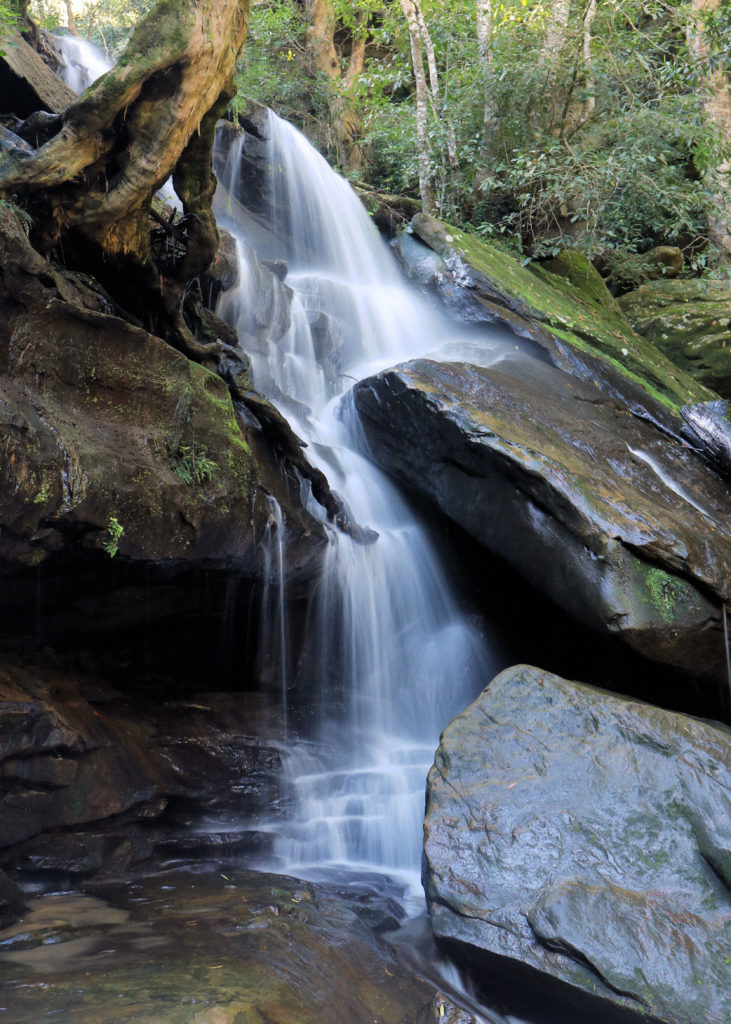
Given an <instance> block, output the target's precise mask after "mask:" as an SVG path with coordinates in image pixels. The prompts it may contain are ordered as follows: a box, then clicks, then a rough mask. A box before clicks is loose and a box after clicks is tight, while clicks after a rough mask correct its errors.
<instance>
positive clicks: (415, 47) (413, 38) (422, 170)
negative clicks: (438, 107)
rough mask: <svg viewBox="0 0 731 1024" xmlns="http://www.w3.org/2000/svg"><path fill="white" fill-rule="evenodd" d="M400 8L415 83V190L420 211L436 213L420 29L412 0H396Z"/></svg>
mask: <svg viewBox="0 0 731 1024" xmlns="http://www.w3.org/2000/svg"><path fill="white" fill-rule="evenodd" d="M399 2H400V4H401V10H402V11H403V13H404V17H405V18H406V23H407V25H408V28H409V42H410V44H411V63H412V66H413V70H414V83H415V86H416V135H417V144H418V147H419V193H420V195H421V205H422V208H423V210H424V213H430V214H434V213H436V209H437V206H436V202H435V201H434V186H433V184H432V177H431V167H430V160H429V132H428V128H427V117H428V100H427V85H426V75H425V74H424V57H423V54H422V50H421V32H420V30H419V22H418V19H417V15H416V7H415V5H414V2H413V0H399Z"/></svg>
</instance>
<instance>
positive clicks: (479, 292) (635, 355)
mask: <svg viewBox="0 0 731 1024" xmlns="http://www.w3.org/2000/svg"><path fill="white" fill-rule="evenodd" d="M411 230H412V232H413V234H412V236H402V238H401V239H399V240H397V242H396V243H395V246H396V252H397V255H398V256H399V258H400V260H401V262H402V265H403V266H404V268H405V270H406V273H407V275H408V276H410V277H411V278H412V279H413V280H414V281H415V282H417V283H418V284H420V285H421V286H422V287H423V288H425V289H427V290H430V291H432V292H436V294H438V295H439V296H440V298H441V300H442V301H443V302H444V304H445V305H446V307H447V312H448V313H449V314H450V315H451V316H453V317H454V318H455V319H457V320H459V321H461V322H463V323H468V324H481V323H494V322H498V323H502V324H505V325H506V326H507V327H509V328H510V330H512V331H513V332H514V333H515V334H517V335H518V336H519V337H522V338H528V339H530V340H531V341H533V342H534V343H535V344H536V345H538V346H539V347H540V348H541V349H542V350H543V351H544V352H545V353H546V354H547V356H548V358H549V359H550V361H551V362H552V364H553V365H554V366H556V367H558V368H559V369H562V370H564V371H565V372H567V373H569V374H571V375H572V376H574V377H577V378H578V379H579V380H583V381H586V382H588V383H590V384H592V385H593V384H595V383H596V384H597V385H598V386H599V387H600V388H601V390H602V391H603V392H605V393H606V394H607V395H609V396H611V397H613V398H616V399H618V400H619V401H621V402H622V403H623V404H624V405H626V406H627V408H628V409H629V410H630V411H631V412H632V413H633V414H635V415H637V416H639V417H640V418H642V419H645V420H647V421H649V422H651V423H654V424H656V425H657V426H659V427H660V428H661V429H663V430H664V431H665V432H666V433H669V434H670V435H672V436H681V437H684V438H685V439H687V441H688V442H689V443H691V444H692V445H693V446H694V447H695V448H696V449H697V450H698V451H699V452H700V453H701V454H702V455H704V457H707V458H708V459H709V460H710V461H712V462H714V463H715V462H716V461H717V457H716V451H715V450H712V451H709V450H708V448H707V443H706V439H705V438H704V437H703V436H702V435H699V434H697V433H696V432H695V430H694V429H693V427H692V426H691V425H690V424H689V423H687V422H686V421H685V420H684V419H683V417H682V416H681V412H680V410H681V408H682V407H683V406H685V405H696V404H698V403H703V402H711V401H714V400H715V399H716V398H717V396H716V395H715V393H714V392H713V391H711V390H710V389H709V388H708V387H706V386H704V385H703V384H702V383H700V382H699V381H698V380H695V379H694V378H693V377H692V376H690V375H689V374H688V373H687V372H686V370H685V368H681V367H678V366H675V365H674V364H673V363H672V362H671V361H670V360H669V359H668V358H667V356H666V355H665V354H664V353H663V352H661V351H660V350H659V349H658V348H656V347H655V346H654V345H652V344H650V342H649V341H648V340H646V339H645V338H642V337H640V336H639V335H638V334H637V333H635V331H634V330H632V328H631V327H630V325H629V323H628V321H627V318H626V317H625V315H624V313H623V312H622V311H621V310H620V308H619V306H618V305H617V303H616V302H615V300H614V299H613V298H612V296H611V295H610V294H609V292H608V291H607V289H606V286H605V285H604V284H603V282H602V280H601V278H600V277H599V275H598V273H597V272H596V271H595V270H594V268H593V267H591V265H590V264H589V263H588V262H587V261H586V260H585V259H584V258H583V257H582V256H581V255H580V254H579V253H564V254H561V256H560V257H558V258H557V259H556V260H554V261H551V263H549V264H547V269H546V268H544V267H539V266H537V265H531V267H530V268H526V267H523V266H522V265H521V264H520V263H519V262H518V261H517V260H516V259H514V258H513V257H512V256H510V255H508V254H507V253H504V252H502V251H500V250H499V249H497V248H495V247H494V246H493V245H490V244H489V243H487V242H485V241H483V240H482V239H478V238H475V237H474V236H470V235H468V234H466V233H465V232H463V231H459V230H457V229H455V228H452V227H451V226H450V225H447V224H443V223H442V222H440V221H438V220H436V219H435V218H433V217H429V216H427V215H425V214H418V215H417V216H416V217H414V219H413V220H412V223H411ZM414 236H415V237H414ZM429 254H431V255H429ZM435 256H436V257H437V258H436V260H435V259H434V257H435Z"/></svg>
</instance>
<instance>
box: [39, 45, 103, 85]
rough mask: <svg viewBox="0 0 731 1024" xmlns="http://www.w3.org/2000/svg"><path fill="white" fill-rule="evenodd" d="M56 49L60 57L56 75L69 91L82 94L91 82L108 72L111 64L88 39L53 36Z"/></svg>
mask: <svg viewBox="0 0 731 1024" xmlns="http://www.w3.org/2000/svg"><path fill="white" fill-rule="evenodd" d="M53 38H54V42H55V44H56V48H57V49H58V51H59V53H60V54H61V57H62V63H61V66H60V67H59V69H58V75H59V77H60V78H61V79H63V81H64V82H65V83H66V85H67V86H68V87H69V89H73V91H74V92H77V93H78V92H83V91H84V89H88V88H89V86H90V85H91V83H92V82H95V81H96V80H97V78H100V77H101V76H102V75H103V74H104V72H105V71H109V69H110V68H111V66H112V62H111V61H110V60H108V59H107V57H106V56H105V54H104V53H103V52H102V51H101V50H100V49H99V47H98V46H94V44H93V43H90V42H89V40H88V39H80V38H79V37H78V36H61V35H59V36H54V37H53Z"/></svg>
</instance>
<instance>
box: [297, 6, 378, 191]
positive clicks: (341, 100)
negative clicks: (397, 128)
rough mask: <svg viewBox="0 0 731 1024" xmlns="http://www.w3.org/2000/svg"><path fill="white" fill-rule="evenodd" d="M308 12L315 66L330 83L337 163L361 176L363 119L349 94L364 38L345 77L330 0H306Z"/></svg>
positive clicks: (361, 59) (360, 62)
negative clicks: (337, 46) (336, 42)
mask: <svg viewBox="0 0 731 1024" xmlns="http://www.w3.org/2000/svg"><path fill="white" fill-rule="evenodd" d="M307 12H308V15H309V18H310V27H309V29H308V32H307V39H308V47H309V50H310V54H311V58H312V66H313V68H314V70H315V71H319V72H320V73H321V74H324V75H326V76H327V77H328V79H329V80H330V86H329V91H328V114H329V121H330V131H331V133H332V139H333V143H334V146H335V153H336V156H337V160H338V163H339V164H340V166H341V167H342V168H343V169H344V170H347V171H354V172H356V173H359V174H362V173H363V170H364V167H365V154H364V152H363V145H362V141H361V134H362V132H361V119H360V114H359V112H358V110H357V109H356V106H355V104H354V103H353V101H352V98H351V97H350V96H349V91H350V90H351V89H352V87H353V86H354V85H355V82H356V80H357V78H358V75H359V74H360V73H361V71H362V70H363V62H364V60H365V37H364V36H363V37H362V38H357V39H354V40H353V48H352V52H351V55H350V60H349V61H348V67H347V71H346V72H345V75H343V72H342V68H341V61H340V57H339V55H338V52H337V50H336V48H335V26H336V22H337V19H336V17H335V12H334V11H333V9H332V5H331V4H330V0H307Z"/></svg>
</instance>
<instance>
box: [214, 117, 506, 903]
mask: <svg viewBox="0 0 731 1024" xmlns="http://www.w3.org/2000/svg"><path fill="white" fill-rule="evenodd" d="M265 134H266V136H267V137H268V146H269V152H268V154H267V157H266V161H265V162H266V164H267V166H268V168H269V169H270V174H271V179H270V181H269V187H268V190H267V191H268V193H269V199H270V209H269V217H266V216H265V217H264V220H265V222H266V224H265V227H266V232H267V237H266V240H265V243H264V246H265V250H266V251H264V252H263V253H262V255H264V256H268V257H276V258H283V259H285V260H286V261H287V263H288V268H289V269H288V274H287V277H286V283H287V285H288V286H289V287H290V288H291V289H293V291H294V296H295V297H294V302H293V308H292V323H291V327H290V329H289V331H288V332H287V334H286V336H285V337H284V339H283V341H282V342H281V343H273V344H271V345H269V346H266V345H265V346H262V347H261V349H260V350H259V351H256V352H250V353H249V354H250V356H251V364H252V373H253V378H254V382H255V384H256V386H257V387H258V388H259V389H261V390H263V391H265V392H266V393H268V395H269V396H270V397H271V398H272V400H273V401H275V402H276V403H277V404H278V405H279V406H280V408H281V409H282V411H283V412H285V414H286V415H287V417H288V418H289V420H290V422H291V423H292V425H293V427H294V429H295V430H296V431H297V432H298V433H299V434H300V436H302V437H304V438H305V439H306V440H307V442H308V444H309V448H308V452H309V457H310V459H311V461H312V462H313V463H315V464H316V465H317V466H318V467H319V468H321V469H322V470H323V471H324V472H325V473H326V475H327V477H328V479H329V481H330V483H331V485H332V486H333V487H334V488H335V489H336V490H337V491H338V492H339V493H340V494H341V495H343V497H344V498H345V500H346V503H347V505H348V508H349V511H350V513H351V515H352V517H353V519H354V520H355V521H356V522H357V523H358V524H360V525H363V526H367V527H370V528H371V529H372V530H374V531H376V532H377V534H378V539H377V540H376V541H375V542H374V543H370V544H363V543H359V542H358V541H357V540H354V539H352V538H351V537H349V536H346V535H345V534H343V533H340V532H338V531H336V530H334V529H333V530H331V531H330V543H329V546H328V549H327V554H326V557H325V564H324V568H323V573H322V578H321V580H320V582H319V586H318V587H317V592H316V594H315V596H314V598H313V601H312V605H311V608H310V611H309V619H308V626H307V636H308V645H307V652H306V654H305V656H304V657H303V659H302V662H301V664H300V666H299V670H298V681H299V682H300V683H302V685H303V686H305V685H306V686H307V687H308V692H314V694H315V695H316V697H315V702H316V704H317V706H318V708H319V709H320V712H319V722H318V728H317V737H316V738H317V739H318V740H320V741H322V742H321V745H320V747H319V748H318V749H319V751H321V752H319V753H317V754H315V753H313V747H312V745H301V746H300V747H298V746H297V745H296V744H295V745H290V750H289V762H288V768H289V773H290V778H291V781H292V785H293V788H294V793H295V798H296V799H295V808H296V809H295V814H294V818H293V820H292V821H290V822H289V823H288V824H287V825H286V826H283V827H282V826H279V829H278V832H279V834H278V839H277V844H276V852H277V853H278V855H279V857H280V858H281V861H282V862H283V866H284V867H285V868H286V869H287V870H289V871H299V872H300V873H303V872H304V871H307V870H311V869H312V868H313V867H316V866H320V867H322V866H323V865H343V866H346V867H348V868H351V869H353V868H359V869H368V870H374V869H375V870H378V871H382V872H387V873H391V874H398V875H399V876H400V877H402V878H406V879H407V880H408V881H409V882H410V883H411V884H412V886H413V891H418V892H419V893H420V888H418V872H419V865H420V859H421V819H422V815H423V801H424V779H425V775H426V771H427V769H428V767H429V765H430V763H431V760H432V758H433V755H434V750H435V747H436V744H437V741H438V737H439V732H440V730H441V728H443V726H444V725H446V723H447V722H448V721H449V720H450V718H451V717H453V716H454V714H455V713H457V712H458V711H459V710H461V709H462V708H463V707H464V706H465V705H466V704H467V703H468V702H469V701H470V700H471V699H472V698H473V697H474V696H475V695H476V694H477V693H478V692H479V690H480V689H481V687H482V686H483V685H484V684H485V681H486V680H487V679H489V678H490V665H489V658H488V655H487V653H486V651H485V649H484V646H483V644H482V642H481V640H480V639H479V637H478V636H477V635H476V633H475V632H474V631H473V629H472V628H471V627H470V625H469V623H468V622H467V621H466V620H465V618H464V617H463V616H462V615H461V613H460V611H459V610H458V608H457V606H456V604H455V602H454V600H453V598H452V596H451V594H450V588H449V585H448V582H447V579H446V576H445V572H444V570H443V568H442V567H441V565H440V564H439V562H438V560H437V558H436V556H435V553H434V551H433V549H432V547H431V544H430V542H429V540H428V538H427V535H426V533H425V531H424V530H423V529H422V528H421V527H420V526H419V525H418V524H417V523H416V522H415V520H414V517H413V514H412V513H411V511H410V509H409V508H408V506H407V505H406V503H405V502H404V500H403V499H402V498H401V496H400V495H399V494H398V492H397V491H396V489H395V488H394V486H393V485H392V484H391V483H390V481H389V480H388V479H387V478H386V477H385V476H384V474H382V473H381V472H380V471H379V470H378V469H377V468H375V467H374V466H373V465H372V463H371V462H370V461H369V460H368V459H367V458H366V457H365V455H364V454H363V450H364V445H363V443H362V439H361V437H360V436H359V430H358V423H357V419H356V417H355V415H354V413H353V411H352V409H351V405H350V403H349V401H348V400H347V398H345V399H343V395H345V393H346V392H347V391H348V390H349V388H350V387H351V385H352V381H353V379H354V378H355V379H360V378H361V377H363V376H364V375H366V374H367V373H372V372H373V371H374V370H376V369H380V368H383V367H385V366H387V365H388V366H390V365H393V364H395V363H397V362H399V361H402V360H404V359H407V358H411V357H413V356H415V355H417V354H420V353H423V352H424V351H426V350H429V349H433V348H435V347H437V346H439V345H440V344H442V343H444V342H446V341H448V340H450V335H453V333H454V332H453V329H452V328H450V327H449V326H447V325H446V324H445V323H443V322H442V321H441V320H440V319H439V318H438V317H437V316H436V315H435V314H434V312H432V311H431V309H430V308H429V307H428V306H427V305H426V304H425V303H424V302H423V301H422V300H421V299H420V297H418V296H417V295H416V294H415V293H413V292H411V291H410V290H409V289H408V288H407V287H405V286H404V284H403V282H402V279H401V277H400V275H399V273H398V270H397V268H396V266H395V263H394V262H393V258H392V256H391V254H390V253H389V252H388V250H387V248H386V247H385V245H384V244H383V243H382V242H381V240H380V239H379V237H378V234H377V232H376V229H375V227H374V226H373V224H372V223H371V221H370V218H369V217H368V215H367V214H366V212H365V211H364V209H363V208H362V206H361V204H360V202H359V200H358V199H357V197H356V196H355V195H354V193H353V192H352V190H351V189H350V187H349V186H348V184H347V183H346V182H345V181H344V180H343V179H341V178H340V177H338V176H337V175H336V174H335V173H334V172H333V171H332V170H331V168H330V167H329V166H328V164H327V163H326V161H325V160H324V159H323V158H322V157H321V156H320V155H319V154H318V153H317V152H316V151H315V150H314V149H313V148H312V147H311V146H310V145H309V143H308V142H307V141H306V140H305V139H304V137H303V136H302V135H300V134H299V133H298V132H297V131H296V130H295V129H294V128H292V127H291V126H290V125H288V124H287V123H286V122H283V121H281V120H280V119H279V118H277V117H276V116H275V115H270V117H269V122H268V125H267V127H266V129H265ZM237 159H238V154H237V152H236V150H235V148H233V149H232V151H231V154H230V156H229V161H230V163H233V164H234V165H235V162H236V160H237ZM229 170H230V169H229ZM223 177H224V178H228V179H229V184H230V183H231V181H233V179H234V177H235V174H233V173H232V172H231V173H228V174H226V175H224V176H223ZM234 205H235V204H234V203H229V204H228V206H226V204H225V201H224V200H222V201H221V207H220V214H221V216H222V217H224V218H225V220H226V222H227V224H228V226H230V227H232V228H233V230H234V232H235V233H236V234H237V236H238V238H239V249H240V256H241V259H242V263H241V269H240V281H239V285H238V288H237V289H236V290H232V291H230V292H229V293H227V294H226V295H224V297H223V299H222V302H221V305H220V312H221V313H222V314H223V315H224V316H225V317H227V318H228V319H229V321H230V322H232V323H233V324H234V325H238V327H239V328H240V331H241V333H242V335H243V333H248V331H247V326H248V324H247V318H248V317H250V316H251V308H252V305H253V304H254V303H253V302H252V300H253V297H254V292H255V291H256V289H257V282H256V269H255V267H254V266H253V265H252V262H251V261H250V260H249V261H248V262H247V259H246V254H247V246H246V240H245V238H244V236H245V235H246V234H247V233H248V234H249V237H251V234H250V233H249V232H247V225H246V224H245V223H243V222H242V221H241V220H239V219H237V218H236V215H235V213H234V212H233V211H232V206H234ZM259 234H260V235H261V232H259ZM252 241H254V240H253V239H252ZM323 322H324V324H325V325H326V328H327V331H326V336H327V337H328V338H329V346H328V344H327V343H325V344H324V345H323V342H322V337H321V336H318V337H319V340H318V338H316V337H315V336H314V332H313V325H315V324H318V325H319V326H320V328H322V325H323ZM328 347H329V351H328ZM322 751H326V752H325V753H323V752H322Z"/></svg>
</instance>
